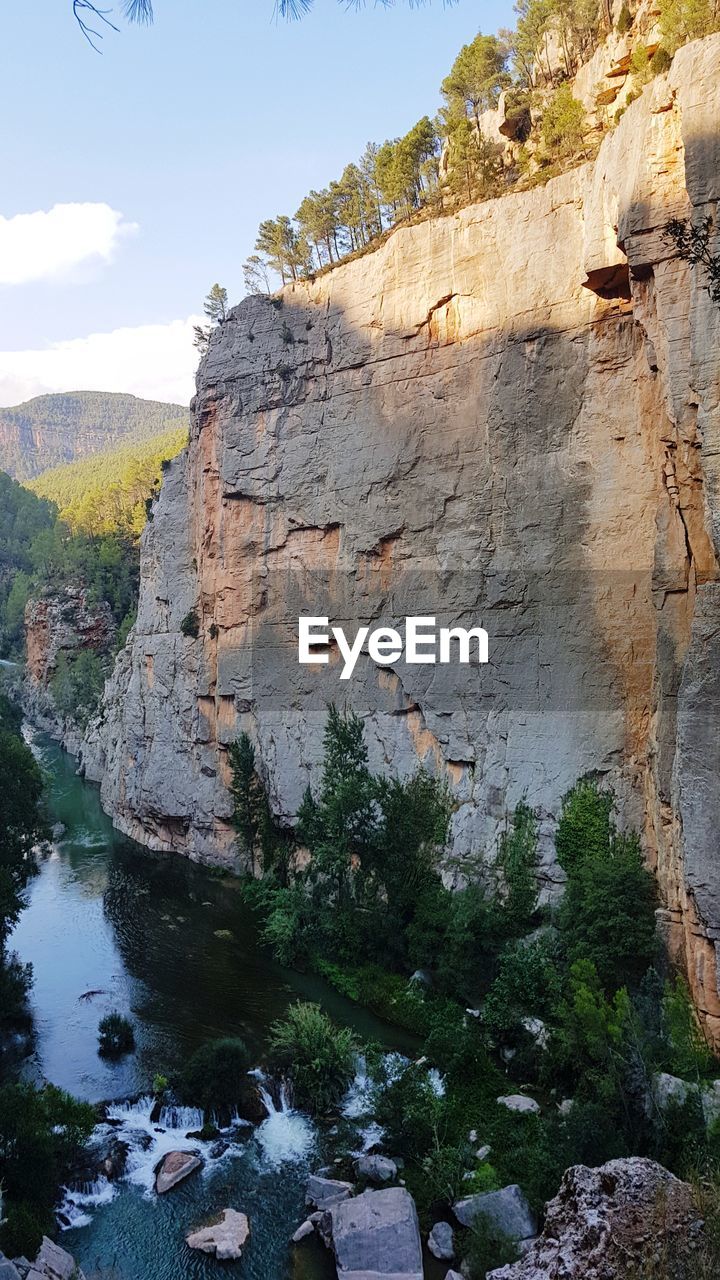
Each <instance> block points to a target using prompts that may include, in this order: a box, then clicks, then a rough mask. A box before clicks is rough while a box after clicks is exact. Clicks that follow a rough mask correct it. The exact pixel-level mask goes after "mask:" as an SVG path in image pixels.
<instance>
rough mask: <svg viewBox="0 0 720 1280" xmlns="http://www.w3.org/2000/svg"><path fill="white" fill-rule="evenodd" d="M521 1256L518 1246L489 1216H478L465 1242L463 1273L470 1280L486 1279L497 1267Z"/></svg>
mask: <svg viewBox="0 0 720 1280" xmlns="http://www.w3.org/2000/svg"><path fill="white" fill-rule="evenodd" d="M517 1257H519V1252H518V1249H517V1246H516V1244H515V1242H514V1241H513V1240H511V1238H510V1237H509V1236H506V1235H505V1234H504V1233H503V1232H502V1231H500V1230H499V1229H498V1228H497V1227H496V1226H495V1225H494V1224H493V1223H492V1222H490V1220H489V1219H488V1218H476V1219H475V1222H474V1223H473V1226H472V1227H471V1229H470V1231H469V1232H468V1233H467V1236H466V1237H465V1242H464V1253H463V1274H464V1275H467V1276H468V1280H485V1276H486V1275H487V1274H488V1272H490V1271H494V1270H495V1269H496V1268H497V1267H503V1266H505V1265H506V1263H508V1262H514V1261H515V1259H516V1258H517Z"/></svg>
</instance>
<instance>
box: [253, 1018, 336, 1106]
mask: <svg viewBox="0 0 720 1280" xmlns="http://www.w3.org/2000/svg"><path fill="white" fill-rule="evenodd" d="M269 1055H270V1063H271V1066H272V1067H273V1069H274V1070H276V1071H278V1072H280V1074H281V1075H283V1076H284V1077H285V1078H286V1079H287V1080H288V1081H289V1083H290V1086H291V1088H292V1097H293V1102H294V1104H295V1105H296V1106H298V1107H302V1108H304V1109H306V1110H308V1111H312V1112H314V1113H315V1114H316V1115H324V1114H327V1112H329V1111H331V1110H332V1108H333V1107H334V1106H336V1105H337V1103H338V1102H339V1101H340V1100H341V1098H342V1097H343V1095H344V1094H345V1092H346V1091H347V1089H348V1087H349V1085H350V1083H351V1082H352V1080H353V1077H354V1075H355V1067H356V1059H357V1044H356V1041H355V1037H354V1035H353V1033H352V1031H350V1030H349V1029H348V1028H347V1027H336V1026H335V1025H334V1024H333V1023H332V1022H331V1021H330V1019H329V1018H328V1016H327V1014H325V1013H323V1011H322V1009H320V1007H319V1005H316V1004H302V1003H300V1002H298V1003H297V1004H295V1005H293V1006H292V1007H291V1008H290V1009H289V1010H288V1013H287V1017H286V1018H284V1019H283V1020H282V1021H280V1022H274V1023H273V1025H272V1027H271V1029H270V1049H269Z"/></svg>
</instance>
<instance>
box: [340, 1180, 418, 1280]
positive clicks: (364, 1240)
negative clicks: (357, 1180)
mask: <svg viewBox="0 0 720 1280" xmlns="http://www.w3.org/2000/svg"><path fill="white" fill-rule="evenodd" d="M330 1216H331V1219H332V1240H333V1248H334V1250H335V1259H336V1262H337V1273H338V1280H423V1262H422V1244H421V1242H420V1228H419V1226H418V1218H417V1212H416V1210H415V1203H414V1201H413V1198H412V1196H411V1195H410V1193H409V1192H408V1191H406V1190H405V1189H404V1187H386V1188H385V1189H384V1190H382V1191H364V1192H363V1194H362V1195H360V1196H355V1197H354V1198H353V1199H351V1200H344V1201H342V1202H341V1203H340V1204H336V1205H334V1206H333V1208H332V1209H331V1210H330Z"/></svg>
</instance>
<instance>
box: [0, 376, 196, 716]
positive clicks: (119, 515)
mask: <svg viewBox="0 0 720 1280" xmlns="http://www.w3.org/2000/svg"><path fill="white" fill-rule="evenodd" d="M130 399H132V397H130ZM136 403H138V404H142V403H143V402H136ZM154 407H159V406H154ZM169 409H170V411H171V412H172V409H173V407H172V406H170V407H169ZM154 425H155V417H154V416H153V415H150V417H149V419H148V420H147V422H144V423H141V426H139V427H137V430H138V431H140V430H141V429H142V430H150V428H151V427H152V428H153V430H154ZM186 439H187V428H186V426H184V425H182V426H178V427H173V428H171V429H170V430H169V431H166V432H164V433H161V434H153V435H152V436H151V438H150V439H148V440H142V439H141V440H139V441H137V442H135V443H133V444H123V445H121V446H120V447H118V448H111V449H109V450H106V451H104V452H101V453H98V454H95V455H94V456H93V457H91V458H86V459H84V460H82V461H80V462H73V463H68V464H66V465H63V466H60V467H56V468H54V469H53V470H50V471H47V472H44V473H43V474H42V475H41V476H40V477H39V478H38V479H37V480H35V481H32V482H30V483H29V485H28V488H23V487H22V486H21V485H19V484H18V483H17V482H16V481H14V480H11V479H10V477H9V476H6V475H4V474H3V473H2V472H0V500H1V506H0V510H1V512H2V514H1V515H0V655H2V656H6V657H12V658H20V657H21V656H22V652H23V647H24V626H23V621H24V612H25V606H26V604H27V602H28V600H29V599H30V597H31V596H32V595H35V594H37V593H38V592H42V591H43V590H44V589H46V588H48V589H51V590H52V591H53V592H57V591H58V590H59V589H62V587H63V586H64V585H67V584H70V583H82V584H83V585H84V586H85V588H86V590H87V596H88V600H89V602H90V603H91V604H92V603H99V602H101V601H106V602H107V604H108V605H109V606H110V610H111V612H112V614H113V617H114V620H115V623H116V626H117V647H120V646H121V645H122V644H123V643H124V642H125V638H126V636H127V633H128V630H129V628H130V626H131V625H132V623H133V621H134V617H135V610H136V604H137V592H138V584H139V573H140V552H139V535H140V533H141V531H142V529H143V526H144V524H145V521H146V519H147V516H148V511H149V509H150V506H151V503H152V500H153V498H154V497H155V496H156V495H157V492H158V490H159V487H160V484H161V481H162V475H163V471H164V470H165V467H166V465H167V462H168V461H169V460H170V459H171V458H172V457H174V456H175V454H177V453H178V452H179V450H180V449H181V448H183V446H184V444H185V442H186ZM29 489H32V490H33V491H34V492H29V491H28V490H29ZM111 657H112V655H109V654H103V653H98V652H95V651H93V650H81V651H78V652H77V653H72V654H64V653H61V654H60V655H59V657H58V660H57V664H56V669H55V672H54V674H53V677H52V680H51V690H52V694H53V698H54V702H55V705H56V707H57V709H58V711H59V712H60V714H61V715H63V716H67V717H70V718H72V719H74V720H76V721H77V722H78V723H79V724H81V725H84V724H86V723H87V721H88V720H89V718H90V716H91V715H92V714H93V712H94V710H95V708H96V706H97V703H98V701H99V698H100V696H101V694H102V689H103V684H104V681H105V679H106V677H107V675H108V671H109V665H110V662H111Z"/></svg>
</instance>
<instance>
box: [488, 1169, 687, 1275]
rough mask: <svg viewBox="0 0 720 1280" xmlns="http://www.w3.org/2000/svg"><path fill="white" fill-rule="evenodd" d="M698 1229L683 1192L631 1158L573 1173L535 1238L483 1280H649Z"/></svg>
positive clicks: (683, 1186) (681, 1250)
mask: <svg viewBox="0 0 720 1280" xmlns="http://www.w3.org/2000/svg"><path fill="white" fill-rule="evenodd" d="M701 1229H702V1224H701V1222H700V1220H699V1216H698V1213H697V1211H696V1209H695V1206H694V1204H693V1198H692V1190H691V1188H690V1187H689V1186H688V1185H687V1183H685V1182H681V1181H680V1180H679V1179H678V1178H676V1177H674V1176H673V1174H671V1173H668V1171H667V1169H663V1167H662V1165H659V1164H656V1163H655V1161H654V1160H646V1159H644V1158H641V1157H640V1156H632V1157H630V1158H629V1159H625V1160H610V1161H609V1162H608V1163H607V1164H604V1165H602V1166H601V1167H600V1168H599V1169H588V1168H586V1166H585V1165H574V1166H573V1167H572V1168H571V1169H568V1170H566V1172H565V1174H564V1176H563V1180H562V1182H561V1184H560V1190H559V1192H558V1194H557V1195H556V1197H555V1199H554V1200H551V1201H550V1203H549V1204H548V1205H547V1209H546V1215H545V1227H544V1229H543V1233H542V1235H541V1236H540V1237H539V1238H538V1239H537V1240H535V1241H534V1242H533V1243H532V1244H531V1245H530V1247H529V1248H528V1250H527V1251H526V1253H525V1254H524V1256H523V1257H522V1258H521V1259H520V1261H519V1262H514V1263H510V1264H509V1265H508V1266H506V1267H500V1268H499V1269H498V1270H496V1271H492V1272H490V1274H489V1276H488V1280H546V1278H547V1277H548V1276H554V1275H560V1274H562V1277H563V1280H626V1277H628V1276H630V1275H635V1274H640V1273H642V1274H651V1273H652V1274H655V1271H654V1262H655V1260H658V1261H659V1260H661V1259H664V1260H665V1261H666V1263H667V1260H668V1258H669V1259H671V1260H672V1259H673V1257H677V1258H680V1257H682V1256H683V1254H685V1256H687V1252H688V1251H689V1250H690V1249H691V1248H692V1245H693V1242H694V1241H695V1240H696V1239H697V1236H698V1234H699V1232H700V1231H701ZM675 1250H677V1253H675V1252H674V1251H675ZM646 1268H647V1270H646ZM663 1274H668V1275H670V1274H673V1272H672V1271H663Z"/></svg>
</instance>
